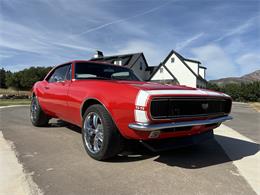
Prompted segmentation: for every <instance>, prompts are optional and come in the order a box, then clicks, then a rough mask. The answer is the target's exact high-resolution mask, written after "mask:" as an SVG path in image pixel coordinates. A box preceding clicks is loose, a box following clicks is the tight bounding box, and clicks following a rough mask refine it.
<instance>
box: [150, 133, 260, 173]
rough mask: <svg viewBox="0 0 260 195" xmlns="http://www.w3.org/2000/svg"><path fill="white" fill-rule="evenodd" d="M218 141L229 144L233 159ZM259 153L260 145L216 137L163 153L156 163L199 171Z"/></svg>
mask: <svg viewBox="0 0 260 195" xmlns="http://www.w3.org/2000/svg"><path fill="white" fill-rule="evenodd" d="M216 140H218V142H220V143H225V144H228V146H229V148H231V149H232V150H231V151H232V153H231V155H232V156H231V158H232V159H230V158H229V157H228V156H227V154H226V153H225V151H224V150H223V149H222V147H221V145H220V144H219V143H218V142H217V141H216ZM258 151H259V144H256V143H253V142H248V141H244V140H239V139H234V138H230V137H225V136H220V135H215V139H212V140H208V141H206V142H204V143H202V144H199V145H196V146H193V147H189V148H184V149H180V150H175V151H168V152H164V153H161V154H160V155H159V156H158V158H156V159H155V161H156V162H161V163H164V164H167V165H169V166H177V167H182V168H187V169H198V168H203V167H208V166H212V165H218V164H222V163H226V162H230V161H236V160H239V159H242V158H244V157H247V156H251V155H254V154H256V153H257V152H258Z"/></svg>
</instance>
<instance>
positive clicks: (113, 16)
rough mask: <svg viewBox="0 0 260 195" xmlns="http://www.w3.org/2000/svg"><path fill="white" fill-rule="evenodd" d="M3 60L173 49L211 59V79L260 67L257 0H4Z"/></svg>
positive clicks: (19, 64) (0, 13)
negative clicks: (97, 52) (97, 50)
mask: <svg viewBox="0 0 260 195" xmlns="http://www.w3.org/2000/svg"><path fill="white" fill-rule="evenodd" d="M0 3H1V4H0V5H1V6H0V9H1V10H0V65H1V67H4V68H5V69H9V70H11V71H18V70H21V69H23V68H26V67H30V66H32V65H34V66H50V65H56V64H60V63H63V62H65V61H70V60H74V59H89V58H90V57H92V56H93V54H94V53H95V50H96V49H99V50H102V51H103V52H104V54H105V55H113V54H120V53H129V52H144V54H145V56H146V58H147V61H148V63H149V64H150V65H158V64H159V62H161V61H163V59H164V58H165V57H166V56H167V54H168V53H169V52H170V50H171V49H174V50H176V51H177V52H179V53H180V54H182V55H183V56H185V57H187V58H192V59H197V60H199V61H201V62H202V63H203V65H204V66H206V67H207V68H208V69H207V79H215V78H220V77H226V76H241V75H243V74H246V73H250V72H252V71H254V70H257V69H260V47H259V46H260V1H259V0H171V1H160V0H154V1H152V0H129V1H128V0H0Z"/></svg>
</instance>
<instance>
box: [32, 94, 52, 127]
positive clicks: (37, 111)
mask: <svg viewBox="0 0 260 195" xmlns="http://www.w3.org/2000/svg"><path fill="white" fill-rule="evenodd" d="M30 118H31V122H32V124H33V125H34V126H36V127H44V126H47V125H48V123H49V120H50V118H49V117H48V116H47V115H46V114H45V113H44V112H43V110H42V109H41V106H40V104H39V101H38V99H37V97H36V96H33V97H32V101H31V107H30Z"/></svg>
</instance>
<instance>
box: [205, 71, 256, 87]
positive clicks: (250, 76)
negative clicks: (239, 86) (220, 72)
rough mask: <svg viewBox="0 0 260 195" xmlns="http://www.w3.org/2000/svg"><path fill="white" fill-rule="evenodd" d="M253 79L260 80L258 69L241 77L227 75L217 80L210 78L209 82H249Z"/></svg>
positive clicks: (223, 83)
mask: <svg viewBox="0 0 260 195" xmlns="http://www.w3.org/2000/svg"><path fill="white" fill-rule="evenodd" d="M253 81H260V70H256V71H254V72H252V73H250V74H246V75H244V76H242V77H227V78H222V79H217V80H211V81H209V82H210V83H215V84H218V85H225V84H228V83H250V82H253Z"/></svg>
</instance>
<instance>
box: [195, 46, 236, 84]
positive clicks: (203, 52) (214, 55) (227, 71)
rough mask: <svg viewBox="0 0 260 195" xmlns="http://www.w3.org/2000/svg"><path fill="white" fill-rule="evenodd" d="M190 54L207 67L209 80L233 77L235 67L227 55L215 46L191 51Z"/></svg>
mask: <svg viewBox="0 0 260 195" xmlns="http://www.w3.org/2000/svg"><path fill="white" fill-rule="evenodd" d="M192 53H193V54H194V56H195V57H196V58H197V59H200V60H201V61H202V63H203V64H205V65H206V66H207V68H208V69H207V75H208V78H209V79H213V78H221V77H227V76H235V75H237V74H238V70H237V67H236V66H235V64H234V63H233V62H232V59H231V58H230V57H229V56H228V55H227V53H226V52H225V51H224V50H223V49H222V48H221V47H220V46H218V45H216V44H209V45H205V46H201V47H197V48H193V49H192Z"/></svg>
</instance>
